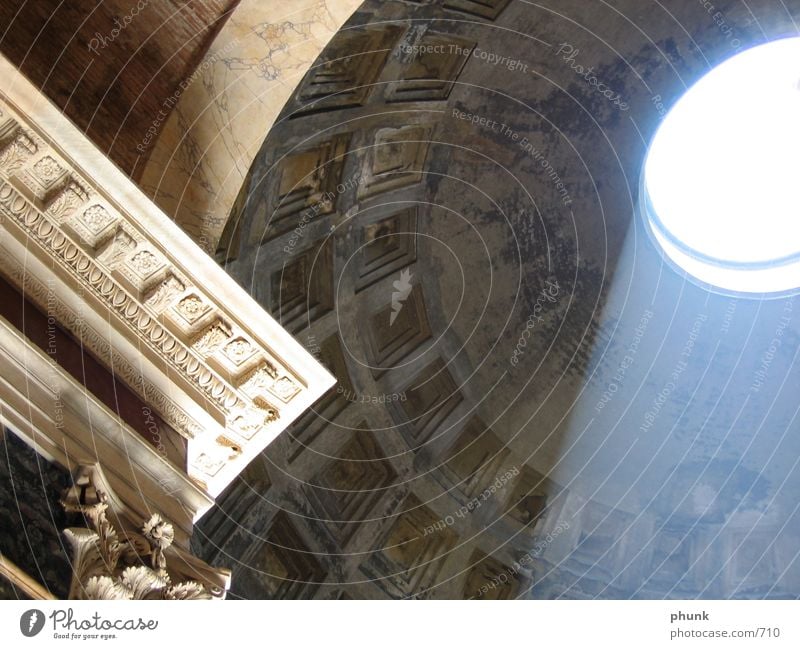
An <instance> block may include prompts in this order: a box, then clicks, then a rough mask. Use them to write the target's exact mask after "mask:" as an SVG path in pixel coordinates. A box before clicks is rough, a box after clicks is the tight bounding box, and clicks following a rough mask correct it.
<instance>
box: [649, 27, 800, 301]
mask: <svg viewBox="0 0 800 649" xmlns="http://www.w3.org/2000/svg"><path fill="white" fill-rule="evenodd" d="M799 189H800V38H787V39H784V40H779V41H773V42H771V43H767V44H765V45H760V46H758V47H754V48H752V49H750V50H747V51H745V52H742V53H741V54H737V55H736V56H734V57H732V58H730V59H728V60H727V61H725V62H724V63H722V64H721V65H719V66H718V67H716V68H714V69H713V70H712V71H711V72H709V73H708V74H706V75H705V76H704V77H703V78H702V79H700V81H698V82H697V83H696V84H695V85H694V86H692V88H690V89H689V91H688V92H686V94H685V95H684V96H683V97H682V98H681V99H680V100H679V101H678V103H677V104H676V105H675V107H674V108H672V110H670V112H669V113H668V114H667V116H666V118H665V119H664V121H663V123H662V124H661V126H660V127H659V129H658V131H657V133H656V136H655V138H654V140H653V143H652V145H651V147H650V151H649V153H648V155H647V159H646V161H645V166H644V174H643V181H642V192H641V197H642V202H643V210H642V211H643V213H644V215H645V220H646V222H647V226H648V228H649V229H650V232H651V234H652V235H653V237H654V239H655V240H656V242H657V243H658V245H659V246H660V247H661V248H662V249H663V251H664V253H665V254H666V255H667V257H668V258H669V259H670V260H671V261H672V262H673V263H675V264H677V265H678V266H679V267H680V268H682V269H683V270H685V271H686V272H687V273H688V274H689V275H690V276H691V277H692V278H694V279H695V280H696V281H698V282H699V283H701V284H702V285H704V286H706V287H707V288H718V289H722V290H723V291H727V292H735V293H785V292H788V291H795V290H797V289H798V288H800V192H798V190H799Z"/></svg>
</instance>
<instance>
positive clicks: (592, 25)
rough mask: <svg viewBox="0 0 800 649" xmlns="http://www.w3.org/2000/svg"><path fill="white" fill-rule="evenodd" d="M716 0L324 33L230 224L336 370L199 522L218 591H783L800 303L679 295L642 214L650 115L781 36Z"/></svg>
mask: <svg viewBox="0 0 800 649" xmlns="http://www.w3.org/2000/svg"><path fill="white" fill-rule="evenodd" d="M717 5H718V6H717V7H716V8H715V11H718V12H719V13H718V14H714V15H711V14H709V12H708V11H707V8H706V7H704V5H703V3H700V4H698V3H697V2H691V1H688V0H683V1H681V2H676V3H670V6H669V9H668V8H667V7H666V6H664V5H662V4H660V3H657V2H640V1H638V0H637V1H634V0H615V1H610V2H605V1H604V2H597V3H591V4H587V3H585V2H578V1H574V2H573V1H569V0H568V1H566V2H565V1H563V0H561V1H559V2H540V3H531V2H523V1H521V0H517V1H508V0H497V1H486V2H472V1H467V0H463V1H462V0H452V1H451V0H441V1H433V0H431V1H418V2H404V1H400V0H391V1H388V2H366V3H365V4H364V5H363V6H362V7H361V9H360V10H359V11H358V12H357V13H356V14H355V15H354V16H353V17H352V18H351V20H350V21H349V22H348V23H347V24H346V25H345V27H344V28H343V29H341V30H340V31H339V33H338V34H337V35H336V36H335V37H334V39H333V41H332V42H331V43H330V45H329V46H328V47H327V48H326V49H325V50H324V52H323V54H322V56H321V57H320V58H319V59H318V60H317V62H316V64H315V65H314V66H312V68H311V70H310V71H309V72H308V73H307V74H306V76H305V78H304V79H303V81H302V82H301V83H300V85H299V87H298V88H297V90H296V92H295V94H294V96H293V98H292V99H291V101H290V102H289V103H288V104H287V105H286V107H285V109H284V111H283V113H282V114H281V116H280V118H279V120H278V121H277V123H276V124H275V126H274V127H273V128H272V129H271V131H270V133H269V135H268V137H267V139H266V141H265V143H264V145H263V146H262V148H261V151H260V153H259V155H258V156H257V157H256V161H255V163H254V164H253V166H252V168H251V170H250V173H249V176H248V179H247V181H246V184H245V186H244V187H243V190H242V194H241V196H240V199H239V202H238V207H237V211H235V212H234V214H233V217H232V219H231V220H230V222H229V224H228V227H227V229H226V233H225V236H224V238H223V245H222V253H223V254H222V255H221V259H222V260H223V261H224V262H225V267H226V269H227V270H228V272H229V273H230V274H231V275H233V276H234V277H235V278H236V279H237V280H238V281H239V282H241V283H242V284H243V285H244V286H245V287H246V288H247V289H248V290H249V291H250V292H251V294H252V295H253V296H254V297H255V298H256V299H257V300H258V301H259V302H260V303H261V304H262V305H263V306H264V307H265V308H266V309H267V310H269V311H270V312H271V313H272V314H273V315H274V316H275V317H276V318H277V319H278V320H279V321H280V322H281V323H282V324H283V325H284V326H285V327H286V328H288V329H289V330H290V331H291V332H292V333H293V334H294V335H295V336H296V337H297V338H298V339H299V340H300V341H301V342H302V343H303V344H305V345H306V346H307V348H308V349H310V350H311V351H312V352H313V353H314V354H315V355H316V356H317V357H318V358H319V359H320V360H321V361H322V362H323V363H324V364H325V365H326V366H327V367H328V368H329V369H330V370H331V371H332V372H333V373H334V374H335V375H336V377H337V379H338V385H337V387H336V388H334V389H333V390H332V391H331V392H330V393H329V394H328V395H327V396H325V397H324V398H323V399H321V400H320V401H319V402H318V403H317V404H316V405H315V407H314V412H312V413H308V414H306V415H305V416H304V417H303V418H302V419H301V420H300V421H299V422H297V423H296V424H295V425H294V426H293V427H292V429H291V430H290V432H288V433H285V434H284V435H282V436H281V438H279V439H278V440H277V441H276V442H275V443H274V444H273V445H272V446H271V447H270V448H269V449H267V451H266V452H265V453H264V454H263V456H262V457H261V458H259V459H257V460H256V461H255V462H254V463H253V464H252V465H251V466H250V468H249V470H248V472H246V473H245V474H244V475H243V476H241V479H240V480H239V481H238V483H237V484H236V485H234V486H233V487H232V488H231V489H230V490H229V492H228V493H227V495H226V497H225V498H223V499H222V500H221V501H220V502H219V504H218V506H217V508H216V509H215V510H214V511H213V513H212V514H210V515H209V516H208V517H207V518H206V519H205V520H204V521H203V522H202V524H201V526H200V529H199V531H198V532H197V533H196V535H195V539H194V540H195V545H196V548H197V549H198V551H199V552H200V553H201V554H202V556H204V557H206V558H207V559H209V560H212V561H214V562H217V563H218V564H219V565H229V566H231V567H233V569H234V578H233V584H234V586H233V593H234V595H238V596H240V597H255V598H258V597H293V598H296V597H315V598H331V597H354V598H362V597H363V598H381V597H395V598H663V597H667V598H670V597H679V598H717V597H718V598H731V597H734V598H771V597H796V596H797V595H798V594H800V563H798V561H797V547H798V537H799V536H800V519H799V518H798V512H797V504H796V492H797V488H798V486H800V482H799V481H800V474H798V470H797V458H798V457H800V454H799V452H800V448H799V446H800V438H799V437H798V434H797V433H798V422H797V420H796V412H797V405H796V401H797V400H796V389H797V385H798V368H797V366H796V364H795V357H796V354H797V351H798V343H799V342H800V341H799V340H798V325H797V317H796V308H797V307H796V304H795V300H794V299H793V298H791V297H788V298H783V299H776V300H757V299H745V298H731V297H724V296H721V295H718V294H716V293H711V292H708V291H705V290H703V289H701V288H699V287H698V286H696V285H695V284H693V283H692V282H690V281H688V279H687V278H686V277H685V276H683V275H681V274H680V273H678V272H677V271H675V270H674V269H673V268H672V267H671V266H670V265H668V264H667V263H666V262H665V261H664V259H663V257H662V256H661V254H660V253H659V251H658V250H657V249H656V247H655V246H654V245H653V244H652V243H651V241H650V239H649V238H648V236H647V233H646V232H645V230H644V228H643V226H642V222H641V220H640V219H639V218H638V214H637V201H638V185H639V181H640V173H641V167H642V164H643V161H644V156H645V153H646V151H647V146H648V143H649V142H650V141H651V139H652V137H653V135H654V133H655V130H656V128H657V127H658V125H659V123H660V121H661V119H662V118H663V117H664V115H665V114H666V112H667V111H668V109H669V108H670V107H671V106H672V105H673V104H674V103H675V102H676V101H677V100H678V99H679V98H680V96H681V95H682V94H683V93H684V92H685V91H686V89H687V88H688V87H689V86H690V85H691V84H692V83H694V82H695V81H696V80H697V79H699V78H700V77H701V76H702V75H703V74H705V73H706V72H707V71H708V70H710V69H711V68H712V67H713V66H714V65H716V64H718V63H720V62H722V61H723V60H725V59H727V58H728V57H730V56H732V55H733V54H735V53H736V52H738V51H741V50H742V49H744V48H747V47H749V46H752V45H755V44H758V43H762V42H765V41H767V40H771V39H775V38H780V37H784V36H791V35H797V33H798V20H800V9H799V8H798V7H797V5H787V4H785V3H780V2H773V1H770V0H762V1H759V2H752V3H748V4H747V5H744V4H743V3H740V2H736V1H730V2H719V3H717ZM708 127H709V128H713V127H714V116H713V115H709V116H708ZM732 136H734V134H732ZM686 155H687V156H689V155H692V153H691V151H686ZM762 162H763V161H762ZM762 162H757V161H750V162H746V161H743V164H761V163H762ZM708 191H711V192H713V191H726V188H723V187H709V188H708Z"/></svg>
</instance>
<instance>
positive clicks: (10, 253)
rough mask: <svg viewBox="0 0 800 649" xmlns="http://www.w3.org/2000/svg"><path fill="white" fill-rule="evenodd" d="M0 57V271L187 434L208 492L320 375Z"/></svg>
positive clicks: (321, 386)
mask: <svg viewBox="0 0 800 649" xmlns="http://www.w3.org/2000/svg"><path fill="white" fill-rule="evenodd" d="M0 63H1V64H2V65H1V66H0V67H2V68H3V70H2V71H3V72H4V73H5V72H9V74H11V75H12V76H14V77H15V78H14V79H13V83H9V84H7V87H8V88H10V90H2V91H0V219H1V222H0V232H1V233H2V237H1V238H0V271H1V272H2V273H3V274H4V275H6V277H7V278H9V279H10V280H11V281H12V282H13V283H15V284H16V285H17V286H19V287H20V289H21V290H22V291H23V292H24V293H25V294H26V296H28V297H29V299H31V300H33V301H35V302H37V303H38V304H39V306H40V307H41V308H42V309H43V310H46V311H47V313H48V315H49V316H50V315H52V316H53V317H54V318H55V319H56V320H57V321H58V322H59V323H60V324H61V325H62V326H64V327H65V328H66V329H68V330H69V331H71V333H72V334H73V335H75V337H76V338H78V339H79V340H80V341H81V342H82V344H83V345H84V346H85V347H86V348H88V349H89V350H90V351H91V352H92V353H93V354H94V355H95V356H96V357H98V358H99V359H100V360H101V361H102V362H104V363H105V364H106V366H107V367H109V368H113V371H114V373H115V375H116V376H118V377H119V378H121V379H122V380H123V381H124V382H125V383H126V384H127V385H128V386H129V387H130V388H132V389H133V390H134V391H135V392H136V393H138V395H140V397H141V398H142V399H143V400H144V401H145V402H146V403H148V404H149V405H150V406H151V407H152V408H153V410H154V411H156V412H158V414H159V415H160V416H161V417H162V419H163V420H164V421H165V422H167V423H168V424H169V425H170V426H171V427H172V428H174V429H175V430H176V431H178V432H179V433H180V434H181V435H183V436H184V437H185V438H186V439H187V440H188V443H187V449H188V450H187V466H186V467H184V468H185V470H186V471H187V472H188V474H189V476H190V477H192V478H193V479H194V480H195V481H196V482H197V483H199V484H200V485H201V486H203V487H204V488H205V489H206V490H207V491H208V492H209V493H210V494H211V495H216V494H217V493H219V492H220V491H221V490H222V488H224V486H225V485H227V484H228V483H229V482H230V481H231V480H232V479H233V478H234V477H235V476H236V475H237V474H238V473H239V472H240V471H241V470H242V469H243V468H244V467H245V466H246V465H247V463H248V462H249V461H250V460H251V459H252V458H253V457H254V456H255V455H256V454H257V453H259V452H260V451H261V450H263V449H264V448H265V447H266V446H267V444H268V443H269V442H270V441H272V440H273V439H274V438H275V437H276V436H277V435H278V433H279V432H280V431H281V430H283V429H284V428H285V427H286V426H287V425H288V424H289V423H291V421H292V420H293V419H295V418H296V417H297V416H299V415H300V414H301V413H302V412H303V411H305V410H306V409H307V408H308V407H309V406H310V405H311V404H312V403H313V402H314V401H315V400H316V399H317V398H318V397H319V396H320V395H321V394H323V393H324V392H325V390H327V389H328V388H329V387H330V386H331V385H332V383H333V379H332V377H331V376H330V375H329V374H328V373H327V372H326V371H325V370H324V369H323V368H322V366H321V365H319V364H318V363H317V362H316V361H315V360H314V358H313V357H311V356H310V355H309V354H308V353H307V352H306V351H305V350H304V349H303V348H302V346H300V345H299V344H298V343H297V342H295V341H294V340H293V339H292V338H291V336H290V335H289V334H288V333H286V332H285V331H284V330H283V329H282V328H281V327H280V326H279V325H278V324H277V323H276V322H275V321H274V320H273V319H272V318H271V317H270V316H268V315H267V314H266V313H264V312H263V310H261V308H260V307H258V305H257V304H256V303H255V302H254V301H253V300H252V299H251V298H250V297H249V296H247V295H246V294H245V293H244V292H243V291H242V290H241V289H240V288H239V287H238V285H236V284H235V282H234V281H233V280H232V279H230V278H229V277H228V276H227V275H226V274H225V273H224V271H222V269H220V268H219V267H218V266H216V264H215V263H214V262H213V260H212V259H211V258H209V257H208V256H206V255H205V254H204V253H203V252H202V251H201V250H200V248H199V247H197V246H196V245H195V244H194V243H193V242H191V240H190V239H189V238H188V237H187V236H186V235H185V234H184V233H183V232H182V231H180V230H179V228H178V227H177V226H176V225H175V224H173V223H172V222H171V221H169V219H168V218H167V217H166V215H164V214H163V213H162V212H160V210H158V209H157V208H156V207H155V206H154V205H153V204H152V203H151V202H150V201H149V200H148V199H147V198H146V197H145V196H144V195H142V194H141V192H140V191H139V190H138V189H137V188H136V187H135V186H134V185H133V184H132V183H130V181H129V180H128V179H127V177H125V176H123V174H121V172H119V171H118V170H117V169H116V168H115V167H113V165H112V164H111V163H110V162H109V161H108V160H107V159H106V158H105V156H103V155H102V154H101V153H100V152H99V151H97V150H95V149H94V148H93V146H92V145H91V144H90V143H89V142H88V140H87V139H86V138H85V137H84V136H83V134H82V133H80V132H79V131H77V130H76V129H75V128H74V127H73V126H72V125H71V124H70V123H68V122H67V120H66V119H65V118H63V116H61V114H60V113H58V111H57V110H56V109H55V108H53V107H52V106H50V105H49V104H46V102H45V100H44V99H43V98H42V96H41V95H39V93H38V91H36V90H35V89H34V88H33V87H32V86H30V84H28V83H27V82H26V81H25V80H24V79H23V78H22V77H20V76H19V75H18V73H16V71H13V72H10V71H7V70H5V68H6V67H10V66H8V63H7V62H6V61H0Z"/></svg>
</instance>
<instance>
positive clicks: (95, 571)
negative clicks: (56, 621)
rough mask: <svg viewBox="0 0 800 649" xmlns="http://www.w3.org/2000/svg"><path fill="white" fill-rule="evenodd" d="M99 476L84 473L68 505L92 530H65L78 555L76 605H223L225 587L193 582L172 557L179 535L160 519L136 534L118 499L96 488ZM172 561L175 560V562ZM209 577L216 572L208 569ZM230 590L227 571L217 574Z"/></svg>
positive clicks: (72, 588)
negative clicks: (183, 601)
mask: <svg viewBox="0 0 800 649" xmlns="http://www.w3.org/2000/svg"><path fill="white" fill-rule="evenodd" d="M95 471H96V470H93V469H91V468H87V467H85V468H83V469H82V470H81V471H80V472H79V473H78V476H77V478H76V480H75V484H74V485H73V486H72V487H70V488H69V489H68V490H67V492H66V494H65V495H64V497H63V499H62V505H63V506H64V509H65V510H66V511H67V512H77V513H80V514H82V515H83V517H84V519H85V520H86V522H87V524H88V527H71V528H68V529H66V530H64V536H65V537H66V539H67V541H68V542H69V545H70V546H71V548H72V552H73V559H74V560H73V576H72V583H71V586H70V591H69V598H70V599H173V600H175V599H222V598H224V596H225V588H221V587H220V586H219V584H218V583H217V584H213V583H209V582H206V583H201V581H202V577H200V579H201V581H197V580H196V579H197V577H198V575H197V573H195V575H193V576H194V577H195V578H194V579H187V569H186V568H187V565H188V564H187V562H186V561H184V560H182V559H181V558H179V557H177V556H176V555H174V554H170V549H171V547H172V542H173V540H174V537H175V532H174V530H173V527H172V525H171V524H170V523H168V522H167V521H165V520H164V519H163V518H162V517H161V516H160V515H159V514H157V513H155V514H153V515H152V516H151V517H150V519H149V520H147V521H145V522H144V525H143V526H142V527H141V528H140V529H139V530H136V531H133V530H131V529H129V528H128V527H127V526H125V525H124V523H123V521H124V518H123V517H122V516H120V515H119V513H118V512H114V514H115V518H116V520H117V521H118V523H117V525H114V524H112V522H111V521H110V520H109V516H108V514H109V508H110V506H111V504H112V499H111V498H110V497H109V494H108V493H106V492H105V491H104V490H103V489H104V488H103V486H101V485H98V484H97V483H96V477H95V476H96V475H97V473H96V472H95ZM171 559H172V560H171ZM206 570H207V572H209V573H210V572H213V570H214V569H212V568H210V567H208V566H206ZM216 576H217V577H218V581H219V579H221V580H223V583H225V584H226V587H227V579H228V574H227V571H217V575H216Z"/></svg>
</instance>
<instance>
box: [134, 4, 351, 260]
mask: <svg viewBox="0 0 800 649" xmlns="http://www.w3.org/2000/svg"><path fill="white" fill-rule="evenodd" d="M359 5H361V0H293V1H292V2H282V1H280V0H242V2H241V4H240V5H239V7H238V8H237V9H236V11H235V12H234V13H233V15H232V16H231V18H230V19H229V20H228V22H227V23H226V24H225V26H224V27H223V28H222V30H221V31H220V33H219V35H218V36H217V38H216V39H215V40H214V42H213V43H212V44H211V47H210V48H209V51H208V54H207V55H206V57H205V59H204V60H203V61H202V62H201V63H200V64H199V66H198V67H197V70H196V72H195V74H193V75H192V77H190V78H189V79H187V80H186V81H185V82H184V84H185V88H184V89H183V91H182V92H181V93H180V96H179V98H178V100H177V104H176V106H175V109H174V111H173V112H172V114H171V115H170V117H169V118H168V119H167V121H166V122H165V123H164V124H163V125H162V127H161V129H162V130H161V133H160V135H159V136H158V141H157V142H156V144H155V146H154V147H153V150H152V152H151V154H150V156H149V158H148V161H147V163H146V164H145V167H144V168H143V169H142V170H141V171H140V185H141V187H142V188H143V189H144V191H145V192H146V193H147V194H148V195H149V196H151V197H152V198H153V200H154V201H155V202H156V204H158V206H159V207H161V209H163V210H164V211H165V212H166V213H167V214H168V215H169V216H170V217H172V218H173V219H174V220H175V221H177V223H178V224H179V225H180V226H181V227H183V228H184V230H186V232H188V233H189V235H190V236H191V237H192V238H194V240H195V241H196V242H197V243H199V244H200V246H201V247H202V248H203V249H204V250H206V251H207V252H209V253H213V252H214V251H215V250H216V247H217V243H218V242H219V240H220V237H221V235H222V231H223V229H224V227H225V223H226V220H227V218H228V215H229V214H230V212H231V209H232V207H233V204H234V201H235V200H236V197H237V195H238V193H239V190H240V189H241V186H242V183H243V182H244V179H245V176H246V175H247V171H248V170H249V169H250V166H251V165H252V163H253V160H254V158H255V156H256V154H257V153H258V150H259V149H260V148H261V144H262V141H263V140H264V137H265V135H266V134H267V133H268V132H269V129H270V127H271V126H272V124H273V122H274V121H275V119H276V117H277V116H278V114H279V112H280V111H281V109H282V108H283V107H284V105H285V104H286V102H287V100H288V99H289V97H290V95H291V94H292V92H293V91H294V89H295V87H296V86H297V84H298V83H299V82H300V81H301V80H302V78H303V75H304V74H305V73H306V71H307V70H308V68H309V67H310V66H311V64H312V63H313V62H314V60H315V59H316V58H317V56H318V55H319V54H320V52H321V51H322V49H323V48H324V47H325V45H326V44H327V43H328V41H329V40H330V39H331V37H332V36H333V35H334V34H335V33H336V31H337V30H338V29H339V28H340V27H341V26H342V25H343V24H344V22H345V21H346V20H347V19H348V18H349V17H350V15H351V14H352V13H353V12H354V11H355V10H356V9H357V8H358V7H359Z"/></svg>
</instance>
